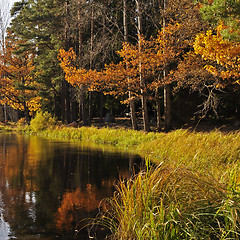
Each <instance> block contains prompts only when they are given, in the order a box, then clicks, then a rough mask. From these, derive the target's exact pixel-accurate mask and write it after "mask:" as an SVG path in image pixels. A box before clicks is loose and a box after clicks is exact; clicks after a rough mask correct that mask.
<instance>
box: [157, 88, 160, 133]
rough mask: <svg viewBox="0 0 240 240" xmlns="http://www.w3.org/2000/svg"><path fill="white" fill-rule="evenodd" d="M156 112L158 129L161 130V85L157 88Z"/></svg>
mask: <svg viewBox="0 0 240 240" xmlns="http://www.w3.org/2000/svg"><path fill="white" fill-rule="evenodd" d="M156 112H157V129H158V131H160V130H161V101H160V98H159V87H157V89H156Z"/></svg>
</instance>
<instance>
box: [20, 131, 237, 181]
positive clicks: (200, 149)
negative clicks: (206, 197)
mask: <svg viewBox="0 0 240 240" xmlns="http://www.w3.org/2000/svg"><path fill="white" fill-rule="evenodd" d="M24 131H25V132H28V133H30V134H32V133H33V132H32V131H31V130H30V131H29V130H28V128H27V129H25V130H24ZM35 134H37V135H40V136H43V137H47V138H55V139H59V140H72V141H84V142H92V143H96V144H104V145H109V146H114V147H117V148H119V149H122V150H128V151H133V152H135V153H136V154H140V155H141V156H143V157H148V158H149V159H150V160H151V161H152V162H155V163H159V162H162V161H163V162H165V163H167V164H170V165H172V166H175V167H176V166H178V165H183V166H185V167H186V168H188V169H191V170H194V171H195V170H196V171H198V172H202V173H205V174H207V175H209V176H212V177H213V178H215V179H217V180H218V181H220V182H223V183H225V182H226V181H228V179H229V177H230V175H231V172H232V171H233V169H235V171H236V176H237V175H238V174H239V170H240V166H239V165H240V161H239V159H240V134H239V132H238V131H236V132H230V133H227V134H226V133H222V132H220V131H211V132H209V133H197V132H190V131H188V130H182V129H180V130H175V131H172V132H169V133H153V132H151V133H144V132H141V131H133V130H126V129H112V128H101V129H98V128H96V127H81V128H71V127H59V126H57V127H55V128H53V129H46V130H43V131H38V132H37V133H35ZM239 180H240V179H239Z"/></svg>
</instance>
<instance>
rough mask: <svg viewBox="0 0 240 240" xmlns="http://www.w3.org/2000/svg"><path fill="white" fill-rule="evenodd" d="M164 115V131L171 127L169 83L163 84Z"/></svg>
mask: <svg viewBox="0 0 240 240" xmlns="http://www.w3.org/2000/svg"><path fill="white" fill-rule="evenodd" d="M164 115H165V131H166V132H168V131H169V130H170V128H171V88H170V85H169V84H165V85H164Z"/></svg>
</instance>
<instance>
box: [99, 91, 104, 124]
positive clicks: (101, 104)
mask: <svg viewBox="0 0 240 240" xmlns="http://www.w3.org/2000/svg"><path fill="white" fill-rule="evenodd" d="M103 105H104V95H103V91H100V106H99V117H100V122H103Z"/></svg>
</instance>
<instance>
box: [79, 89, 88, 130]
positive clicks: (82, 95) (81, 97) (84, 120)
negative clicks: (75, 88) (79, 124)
mask: <svg viewBox="0 0 240 240" xmlns="http://www.w3.org/2000/svg"><path fill="white" fill-rule="evenodd" d="M80 105H81V112H82V121H83V125H87V118H86V105H85V87H84V86H83V85H81V87H80Z"/></svg>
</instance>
